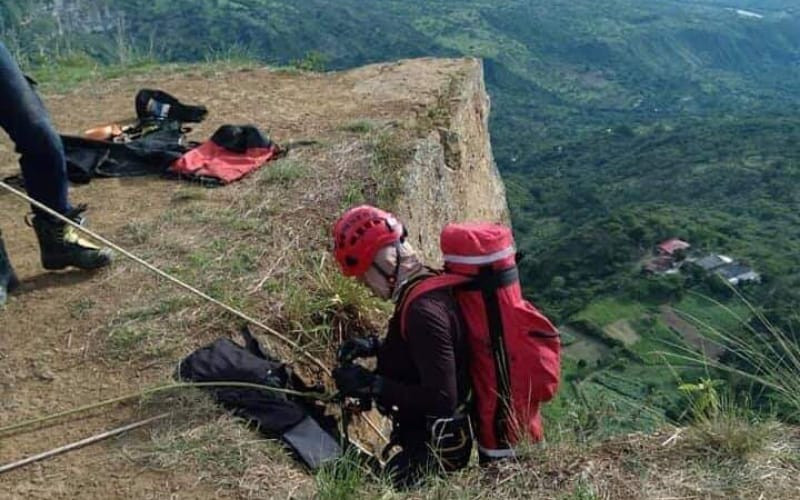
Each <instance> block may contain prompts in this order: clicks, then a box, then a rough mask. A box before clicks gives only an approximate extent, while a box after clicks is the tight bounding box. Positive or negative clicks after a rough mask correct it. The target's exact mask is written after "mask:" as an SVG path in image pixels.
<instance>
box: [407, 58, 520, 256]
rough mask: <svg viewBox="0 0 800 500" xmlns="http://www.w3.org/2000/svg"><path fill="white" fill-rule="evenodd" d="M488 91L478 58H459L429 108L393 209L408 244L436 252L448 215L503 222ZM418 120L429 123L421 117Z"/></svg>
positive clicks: (505, 209) (505, 214) (502, 190)
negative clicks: (404, 228)
mask: <svg viewBox="0 0 800 500" xmlns="http://www.w3.org/2000/svg"><path fill="white" fill-rule="evenodd" d="M489 111H490V103H489V97H488V95H487V94H486V88H485V85H484V80H483V66H482V64H481V62H480V61H478V60H474V59H473V60H464V61H463V67H461V68H460V69H459V70H458V71H457V72H455V73H453V74H452V75H450V77H449V79H448V83H447V87H446V88H445V89H443V90H442V91H441V93H440V94H439V96H438V98H437V101H436V103H435V105H434V107H433V108H429V109H428V110H427V113H428V116H433V117H434V118H435V119H434V120H432V123H431V125H433V126H432V127H431V128H430V130H423V136H422V137H421V138H419V139H418V140H417V141H416V143H415V144H414V154H413V158H412V160H411V161H410V162H409V164H408V165H407V166H406V169H405V171H404V173H403V182H402V192H401V193H400V195H399V197H398V200H397V206H396V209H397V211H398V213H399V214H400V216H401V217H403V219H404V220H405V222H406V223H407V225H408V226H409V230H410V237H411V241H412V242H413V244H414V245H415V246H416V247H418V248H419V249H420V251H421V252H422V254H423V255H424V256H425V257H426V259H428V260H429V261H432V262H436V261H438V260H439V258H440V253H439V248H438V247H439V244H438V242H439V240H438V234H439V231H440V230H441V228H442V227H443V226H444V225H445V224H446V223H448V222H452V221H461V222H463V221H475V220H486V221H495V222H506V223H507V222H508V220H509V216H508V207H507V203H506V197H505V187H504V185H503V182H502V180H501V178H500V175H499V173H498V171H497V167H496V165H495V163H494V157H493V155H492V147H491V142H490V136H489V127H488V117H489ZM422 122H423V123H430V122H426V121H425V120H422Z"/></svg>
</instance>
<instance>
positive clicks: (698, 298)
mask: <svg viewBox="0 0 800 500" xmlns="http://www.w3.org/2000/svg"><path fill="white" fill-rule="evenodd" d="M722 304H723V306H724V307H722V306H720V305H719V304H718V303H717V301H716V299H712V298H710V297H707V296H703V295H697V294H688V295H686V296H685V297H684V298H683V299H682V300H681V301H680V302H678V303H677V304H675V305H674V306H673V307H674V309H675V311H676V312H677V313H678V314H680V315H682V316H684V317H687V318H689V319H690V321H691V322H694V323H696V324H700V325H701V324H706V325H710V326H713V327H714V328H716V329H718V330H722V331H735V330H739V329H741V328H742V325H743V324H745V323H747V321H749V319H750V317H751V316H752V312H751V311H750V309H749V308H748V307H747V305H746V304H745V303H744V302H742V301H740V300H737V299H734V300H727V301H724V302H723V303H722Z"/></svg>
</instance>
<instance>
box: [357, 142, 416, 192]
mask: <svg viewBox="0 0 800 500" xmlns="http://www.w3.org/2000/svg"><path fill="white" fill-rule="evenodd" d="M368 147H369V151H370V167H369V177H370V183H369V185H368V186H367V193H366V196H365V197H366V199H367V201H368V202H370V203H371V204H373V205H375V206H378V207H383V208H391V207H393V206H394V202H395V200H396V199H397V197H398V196H399V195H400V191H401V187H402V183H403V174H404V171H405V168H406V166H407V165H408V163H409V161H410V160H411V157H412V154H413V151H412V150H411V147H410V145H408V144H406V143H405V142H404V140H403V138H401V136H400V134H395V133H390V132H381V133H377V134H374V135H372V136H371V137H370V138H369V142H368Z"/></svg>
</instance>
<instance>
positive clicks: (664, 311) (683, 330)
mask: <svg viewBox="0 0 800 500" xmlns="http://www.w3.org/2000/svg"><path fill="white" fill-rule="evenodd" d="M661 319H663V320H664V323H666V324H667V326H669V327H670V328H672V329H673V330H675V331H676V332H678V333H680V334H681V336H682V337H683V340H685V341H686V343H687V344H689V345H690V346H692V347H694V348H695V349H697V350H698V351H700V352H702V353H704V355H705V356H707V357H708V358H710V359H719V357H720V356H722V354H723V353H724V352H725V348H723V347H722V346H720V345H717V344H715V343H713V342H710V341H709V340H708V339H706V338H704V337H703V335H702V334H701V333H700V332H699V331H698V329H697V327H696V326H694V325H693V324H691V323H690V322H688V321H686V320H685V319H683V318H681V317H680V316H679V315H678V314H677V313H676V312H675V311H674V310H673V309H672V308H671V307H669V306H662V307H661Z"/></svg>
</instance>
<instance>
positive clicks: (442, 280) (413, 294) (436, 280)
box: [399, 273, 472, 339]
mask: <svg viewBox="0 0 800 500" xmlns="http://www.w3.org/2000/svg"><path fill="white" fill-rule="evenodd" d="M470 281H472V278H471V277H469V276H461V275H459V274H447V273H444V274H440V275H437V276H432V277H430V278H427V279H424V280H422V281H421V282H419V283H418V284H416V285H415V286H414V288H412V289H411V291H409V292H408V294H407V295H406V296H405V297H404V298H403V301H402V302H401V303H400V307H399V310H400V336H401V337H403V339H408V334H407V333H406V315H407V314H408V308H409V306H410V305H411V303H412V302H414V301H415V300H416V299H417V298H419V297H421V296H422V295H425V294H426V293H428V292H432V291H433V290H439V289H440V288H453V287H456V286H459V285H464V284H466V283H469V282H470Z"/></svg>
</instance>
